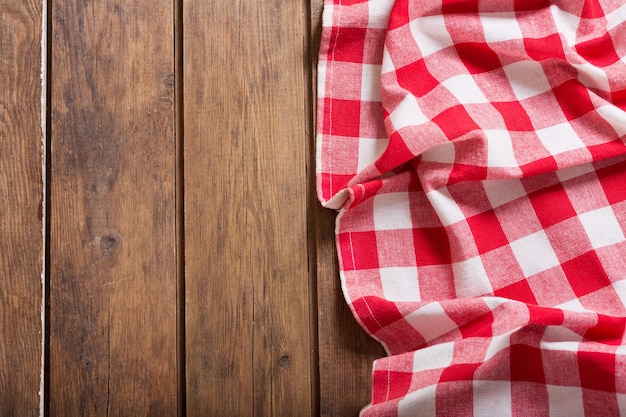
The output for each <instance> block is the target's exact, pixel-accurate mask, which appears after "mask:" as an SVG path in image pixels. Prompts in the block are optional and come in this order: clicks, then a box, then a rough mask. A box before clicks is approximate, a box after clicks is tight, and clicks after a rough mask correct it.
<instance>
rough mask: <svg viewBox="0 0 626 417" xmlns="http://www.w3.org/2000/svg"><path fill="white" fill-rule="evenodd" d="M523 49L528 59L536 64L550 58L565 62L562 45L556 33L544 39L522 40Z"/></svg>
mask: <svg viewBox="0 0 626 417" xmlns="http://www.w3.org/2000/svg"><path fill="white" fill-rule="evenodd" d="M524 49H526V53H527V54H528V56H529V57H530V58H532V59H534V60H535V61H538V62H541V61H543V60H546V59H551V58H557V59H560V60H562V61H565V53H564V52H563V43H562V40H561V36H560V35H559V34H558V33H555V34H553V35H550V36H546V37H544V38H524Z"/></svg>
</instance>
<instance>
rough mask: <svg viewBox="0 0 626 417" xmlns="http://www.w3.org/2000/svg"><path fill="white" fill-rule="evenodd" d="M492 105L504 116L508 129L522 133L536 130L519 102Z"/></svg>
mask: <svg viewBox="0 0 626 417" xmlns="http://www.w3.org/2000/svg"><path fill="white" fill-rule="evenodd" d="M491 104H492V105H493V107H495V108H496V109H497V110H498V111H499V112H500V114H501V115H502V118H503V119H504V123H505V124H506V127H507V129H509V130H512V131H522V132H531V131H533V130H535V128H534V127H533V124H532V122H531V121H530V118H529V117H528V113H526V110H525V109H524V107H522V105H521V104H520V103H519V102H518V101H507V102H499V103H498V102H494V103H491Z"/></svg>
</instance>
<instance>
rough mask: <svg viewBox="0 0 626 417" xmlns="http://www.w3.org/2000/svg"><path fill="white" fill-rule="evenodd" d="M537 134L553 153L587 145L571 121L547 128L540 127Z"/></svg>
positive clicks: (556, 153)
mask: <svg viewBox="0 0 626 417" xmlns="http://www.w3.org/2000/svg"><path fill="white" fill-rule="evenodd" d="M537 136H538V137H539V140H540V141H541V143H542V144H543V146H545V147H546V149H548V151H550V153H551V154H552V155H558V154H560V153H563V152H567V151H573V150H574V149H580V148H584V147H585V144H584V143H583V141H582V140H580V138H579V137H578V134H577V133H576V131H575V130H574V129H573V128H572V126H571V125H570V124H569V123H560V124H558V125H554V126H550V127H546V128H545V129H539V130H537Z"/></svg>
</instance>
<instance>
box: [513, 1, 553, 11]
mask: <svg viewBox="0 0 626 417" xmlns="http://www.w3.org/2000/svg"><path fill="white" fill-rule="evenodd" d="M513 4H514V6H513V7H514V8H515V11H516V12H526V11H532V10H541V9H545V8H548V7H550V0H514V3H513Z"/></svg>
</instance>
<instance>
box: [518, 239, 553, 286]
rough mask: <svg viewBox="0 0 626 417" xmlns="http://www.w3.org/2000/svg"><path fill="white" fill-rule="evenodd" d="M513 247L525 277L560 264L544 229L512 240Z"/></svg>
mask: <svg viewBox="0 0 626 417" xmlns="http://www.w3.org/2000/svg"><path fill="white" fill-rule="evenodd" d="M511 249H512V250H513V254H514V255H515V258H516V259H517V262H518V263H519V265H520V267H521V268H522V272H524V276H525V277H530V276H532V275H535V274H537V273H539V272H542V271H545V270H547V269H550V268H553V267H555V266H557V265H559V260H558V259H557V257H556V254H555V253H554V249H552V245H551V244H550V240H549V239H548V236H547V235H546V232H544V231H543V230H540V231H538V232H536V233H533V234H532V235H528V236H526V237H523V238H521V239H519V240H516V241H515V242H511Z"/></svg>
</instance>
